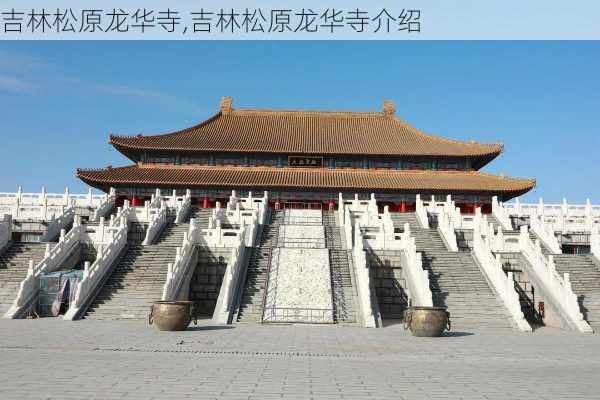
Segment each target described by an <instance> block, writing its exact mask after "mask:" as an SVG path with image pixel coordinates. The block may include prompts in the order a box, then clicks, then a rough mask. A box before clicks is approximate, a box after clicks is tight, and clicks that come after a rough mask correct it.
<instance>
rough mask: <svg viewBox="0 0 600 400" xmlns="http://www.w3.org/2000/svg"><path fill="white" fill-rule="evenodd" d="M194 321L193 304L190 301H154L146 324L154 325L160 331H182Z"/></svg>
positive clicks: (195, 322)
mask: <svg viewBox="0 0 600 400" xmlns="http://www.w3.org/2000/svg"><path fill="white" fill-rule="evenodd" d="M192 319H193V320H194V325H196V324H197V323H198V321H197V319H196V316H195V315H194V303H193V302H192V301H155V302H154V304H152V308H151V309H150V315H149V316H148V323H149V324H150V325H152V324H156V327H157V328H158V329H159V330H161V331H184V330H186V329H187V327H188V326H189V325H190V322H191V321H192Z"/></svg>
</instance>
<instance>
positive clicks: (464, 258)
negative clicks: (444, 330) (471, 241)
mask: <svg viewBox="0 0 600 400" xmlns="http://www.w3.org/2000/svg"><path fill="white" fill-rule="evenodd" d="M391 216H392V220H393V221H394V225H395V226H397V227H401V226H402V225H403V224H404V223H405V222H408V223H409V224H410V228H411V234H412V235H413V236H414V237H415V242H416V245H417V251H419V252H421V253H422V259H423V268H424V269H426V270H428V271H429V279H430V286H431V291H432V294H433V303H434V305H436V306H442V307H447V309H448V311H449V312H450V314H451V319H452V324H453V326H454V327H455V328H456V329H473V328H494V329H497V328H503V329H511V328H512V324H511V322H510V321H511V319H510V316H509V314H508V312H507V310H506V309H505V308H504V305H503V304H502V303H501V302H500V301H499V300H498V299H497V298H496V296H495V294H494V293H493V291H492V290H491V288H490V287H489V285H488V283H487V281H486V279H485V277H484V276H483V275H482V273H481V271H480V270H479V267H477V265H476V264H475V262H474V260H473V258H472V256H471V254H470V253H467V252H450V251H448V250H447V249H446V247H445V245H444V242H443V240H442V238H441V237H440V235H439V233H438V232H437V231H436V230H435V229H424V228H421V227H420V225H419V223H418V222H417V219H416V216H415V214H414V213H392V214H391Z"/></svg>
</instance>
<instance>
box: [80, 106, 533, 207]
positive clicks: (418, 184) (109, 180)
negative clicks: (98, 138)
mask: <svg viewBox="0 0 600 400" xmlns="http://www.w3.org/2000/svg"><path fill="white" fill-rule="evenodd" d="M109 142H110V144H111V145H112V146H114V147H115V148H116V149H117V150H118V151H119V152H121V153H122V154H123V155H124V156H125V157H127V158H129V159H130V160H131V161H132V163H131V164H130V165H125V166H121V167H113V166H108V167H106V168H104V169H78V170H77V176H78V177H79V178H80V179H82V180H83V181H84V182H86V183H87V184H89V185H91V186H93V187H96V188H98V189H101V190H104V191H108V190H109V188H111V187H113V188H115V189H116V191H117V194H118V196H119V197H118V198H119V200H120V201H121V202H122V201H123V200H124V199H130V200H131V201H132V203H133V204H134V205H135V204H140V203H141V202H143V201H144V200H145V199H148V198H149V197H150V196H151V194H152V193H154V191H155V189H156V188H161V189H170V190H173V189H175V190H178V191H179V190H181V191H182V192H183V191H184V190H186V189H191V193H192V196H193V199H194V203H195V204H196V205H198V206H200V207H213V206H214V205H215V203H216V202H217V201H221V202H222V204H225V202H226V201H227V198H228V197H229V195H230V194H231V191H232V190H237V191H238V192H241V193H244V192H245V191H252V192H257V193H258V192H262V191H264V190H268V191H269V197H270V201H271V202H272V203H273V204H272V206H275V207H291V208H296V207H302V208H305V207H309V208H321V207H328V208H332V207H335V206H336V200H337V199H338V193H340V192H341V193H344V194H345V195H350V196H351V195H353V194H354V193H358V194H359V196H364V197H367V196H368V195H369V193H375V194H376V195H377V198H378V200H379V201H380V202H381V205H382V206H383V205H388V206H389V207H390V211H392V210H393V211H411V210H412V209H413V208H414V204H415V198H416V195H417V194H420V195H421V197H423V198H425V197H427V198H429V197H431V196H432V195H433V196H438V197H440V198H445V196H446V195H447V194H451V195H452V198H453V200H455V201H456V205H457V206H458V207H460V208H461V211H462V212H466V213H469V212H472V211H473V210H474V208H475V207H481V208H482V211H483V212H489V210H490V209H491V205H490V204H491V199H492V197H493V196H498V199H499V200H502V201H506V200H509V199H511V198H513V197H516V196H519V195H522V194H524V193H526V192H527V191H529V190H531V189H532V188H533V187H534V186H535V180H533V179H520V178H512V177H508V176H504V175H500V176H498V175H492V174H489V173H485V172H482V171H481V169H482V168H483V167H485V166H486V165H487V164H488V163H490V162H491V161H493V160H494V159H495V158H496V157H497V156H498V155H499V154H500V153H501V152H502V151H503V145H502V144H483V143H478V142H475V141H469V142H462V141H457V140H452V139H447V138H443V137H439V136H434V135H429V134H426V133H424V132H422V131H420V130H419V129H417V128H414V127H412V126H410V125H409V124H407V123H406V122H404V121H403V120H402V119H401V118H399V117H398V116H397V115H396V109H395V106H394V104H393V103H391V102H389V101H385V102H384V103H383V110H382V111H380V112H337V111H295V110H294V111H289V110H285V111H284V110H270V109H269V110H265V109H242V108H234V107H233V100H232V98H230V97H227V98H223V99H222V100H221V103H220V109H219V110H218V112H217V113H216V114H215V115H213V116H212V117H210V118H208V119H207V120H205V121H202V122H200V123H199V124H197V125H195V126H192V127H190V128H186V129H183V130H179V131H175V132H172V133H165V134H158V135H142V134H140V135H136V136H117V135H110V138H109Z"/></svg>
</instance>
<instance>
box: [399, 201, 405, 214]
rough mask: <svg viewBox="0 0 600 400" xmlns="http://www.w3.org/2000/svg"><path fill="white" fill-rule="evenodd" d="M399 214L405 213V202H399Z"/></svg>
mask: <svg viewBox="0 0 600 400" xmlns="http://www.w3.org/2000/svg"><path fill="white" fill-rule="evenodd" d="M400 212H403V213H404V212H406V202H405V201H402V202H400Z"/></svg>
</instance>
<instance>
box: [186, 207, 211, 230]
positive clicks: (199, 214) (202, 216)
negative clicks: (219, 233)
mask: <svg viewBox="0 0 600 400" xmlns="http://www.w3.org/2000/svg"><path fill="white" fill-rule="evenodd" d="M212 211H213V210H212V209H210V208H195V207H194V208H192V209H191V211H190V215H189V217H188V222H189V220H190V219H192V218H194V221H195V222H196V223H198V224H199V225H200V227H201V228H202V229H205V228H208V219H209V218H210V215H211V214H212Z"/></svg>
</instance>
